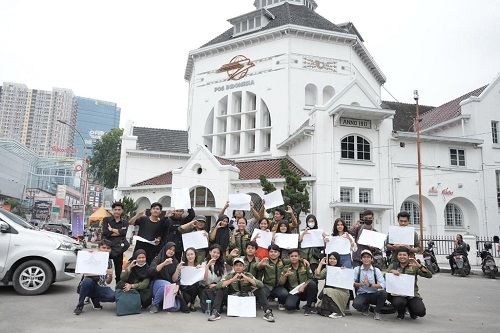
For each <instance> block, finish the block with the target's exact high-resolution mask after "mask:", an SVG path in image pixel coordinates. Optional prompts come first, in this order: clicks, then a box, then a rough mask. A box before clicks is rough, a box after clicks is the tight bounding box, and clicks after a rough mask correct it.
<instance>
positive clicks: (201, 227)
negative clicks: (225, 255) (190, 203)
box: [177, 215, 210, 263]
mask: <svg viewBox="0 0 500 333" xmlns="http://www.w3.org/2000/svg"><path fill="white" fill-rule="evenodd" d="M206 225H207V219H206V217H205V216H203V215H198V216H196V218H195V219H194V220H193V221H191V222H188V223H184V224H183V225H181V226H180V227H179V228H178V229H177V230H179V233H180V234H181V237H182V234H187V233H189V232H196V231H204V235H205V236H206V237H207V240H208V241H209V242H210V240H209V238H208V232H207V229H206ZM186 250H187V249H186ZM207 250H208V249H198V250H196V261H197V262H199V263H201V262H204V261H205V258H206V257H207ZM184 259H185V258H183V260H184Z"/></svg>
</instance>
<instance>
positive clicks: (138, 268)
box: [116, 249, 152, 309]
mask: <svg viewBox="0 0 500 333" xmlns="http://www.w3.org/2000/svg"><path fill="white" fill-rule="evenodd" d="M146 259H147V258H146V251H145V250H142V249H139V250H137V251H135V252H134V255H133V256H132V260H130V261H129V262H128V263H127V266H126V267H125V270H124V271H122V274H121V275H120V282H118V283H117V284H116V289H122V290H123V291H124V292H128V291H130V290H131V289H135V290H137V291H138V292H139V295H140V296H141V306H142V308H144V309H146V308H147V307H148V306H149V305H150V304H151V298H152V293H151V289H149V275H148V271H149V265H148V263H147V262H146Z"/></svg>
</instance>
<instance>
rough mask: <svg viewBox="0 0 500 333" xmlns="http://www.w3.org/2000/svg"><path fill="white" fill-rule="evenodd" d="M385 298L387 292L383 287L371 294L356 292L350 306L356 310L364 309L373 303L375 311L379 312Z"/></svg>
mask: <svg viewBox="0 0 500 333" xmlns="http://www.w3.org/2000/svg"><path fill="white" fill-rule="evenodd" d="M386 300H387V292H386V291H385V290H383V289H379V290H377V292H375V293H371V294H358V295H356V298H355V299H354V301H353V302H352V306H353V307H354V308H355V309H356V310H358V311H366V310H368V308H369V307H370V304H373V305H375V312H377V313H380V311H382V307H383V306H384V304H385V301H386Z"/></svg>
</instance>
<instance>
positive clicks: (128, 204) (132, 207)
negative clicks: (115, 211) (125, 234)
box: [118, 196, 139, 219]
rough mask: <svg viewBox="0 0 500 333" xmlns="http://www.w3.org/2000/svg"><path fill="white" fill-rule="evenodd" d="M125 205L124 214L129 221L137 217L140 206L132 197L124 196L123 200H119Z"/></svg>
mask: <svg viewBox="0 0 500 333" xmlns="http://www.w3.org/2000/svg"><path fill="white" fill-rule="evenodd" d="M118 201H119V202H121V203H122V204H123V214H124V215H126V216H127V217H128V218H129V219H130V218H131V217H132V216H133V215H135V212H136V211H137V208H138V207H139V205H138V204H137V203H136V202H135V201H134V199H132V198H131V197H127V196H124V197H123V199H120V200H118Z"/></svg>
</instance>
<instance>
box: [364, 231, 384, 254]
mask: <svg viewBox="0 0 500 333" xmlns="http://www.w3.org/2000/svg"><path fill="white" fill-rule="evenodd" d="M386 239H387V235H386V234H383V233H381V232H377V231H372V230H366V229H363V231H362V232H361V236H359V238H358V244H361V245H367V246H373V247H376V248H377V249H383V248H384V244H385V240H386Z"/></svg>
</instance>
